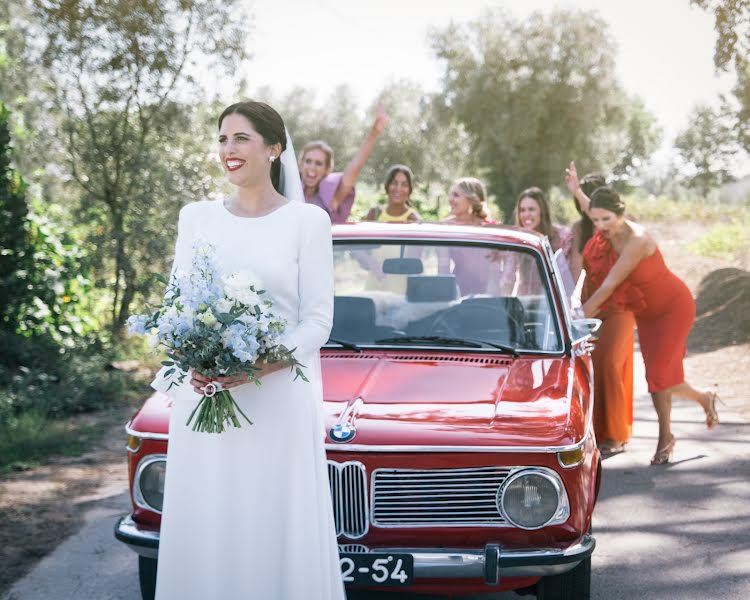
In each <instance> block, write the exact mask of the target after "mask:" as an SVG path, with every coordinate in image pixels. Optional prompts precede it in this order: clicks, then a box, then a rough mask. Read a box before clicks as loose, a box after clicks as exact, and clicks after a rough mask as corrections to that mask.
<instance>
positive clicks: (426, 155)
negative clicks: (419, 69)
mask: <svg viewBox="0 0 750 600" xmlns="http://www.w3.org/2000/svg"><path fill="white" fill-rule="evenodd" d="M377 101H378V102H381V103H382V104H383V106H384V107H385V110H386V112H387V113H388V115H389V117H390V120H389V122H388V126H387V127H386V128H385V130H384V131H383V133H382V134H381V135H380V138H379V139H378V143H377V145H376V146H375V148H374V149H373V151H372V154H371V155H370V158H369V160H368V161H367V166H366V167H365V171H364V173H363V175H364V178H365V179H367V180H368V181H371V182H373V183H374V184H375V185H376V186H378V187H379V188H380V189H382V184H383V181H384V179H385V174H386V172H387V170H388V168H389V167H390V166H391V165H393V164H396V163H398V164H405V165H407V166H408V167H410V168H411V169H412V171H413V172H414V176H415V179H416V181H417V183H418V185H419V186H420V187H421V188H422V189H423V190H425V191H429V190H430V188H431V187H433V186H435V185H438V186H440V187H445V186H446V185H448V184H449V183H450V182H451V180H453V179H455V178H457V177H459V176H461V175H464V174H465V173H466V172H467V170H468V169H469V167H468V166H467V165H468V164H470V162H471V161H470V153H469V151H468V147H469V139H468V135H467V134H466V132H465V131H464V130H463V128H462V127H461V125H460V124H458V123H456V122H455V121H451V120H450V119H446V118H441V116H440V115H439V114H438V111H439V108H440V107H439V98H436V97H434V96H433V95H431V94H428V93H427V92H425V91H424V90H423V89H422V88H421V86H420V85H419V84H418V83H415V82H411V81H394V82H391V83H389V84H388V85H387V86H386V87H385V88H384V89H383V90H382V91H381V92H380V94H379V95H378V100H377ZM374 112H375V105H374V103H373V105H372V106H371V107H370V109H369V113H370V114H373V113H374Z"/></svg>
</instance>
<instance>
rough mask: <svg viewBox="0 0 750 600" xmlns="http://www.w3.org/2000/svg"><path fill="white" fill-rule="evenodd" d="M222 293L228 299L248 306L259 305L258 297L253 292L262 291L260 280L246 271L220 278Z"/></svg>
mask: <svg viewBox="0 0 750 600" xmlns="http://www.w3.org/2000/svg"><path fill="white" fill-rule="evenodd" d="M222 283H223V284H224V293H225V294H226V296H227V297H228V298H231V299H232V300H237V301H238V302H241V303H242V304H247V305H248V306H255V305H256V304H260V296H258V294H256V293H255V292H254V291H253V288H255V289H262V284H261V282H260V279H259V278H258V277H256V276H255V275H253V274H252V273H250V272H248V271H240V272H238V273H232V274H231V275H228V276H227V275H225V276H223V277H222Z"/></svg>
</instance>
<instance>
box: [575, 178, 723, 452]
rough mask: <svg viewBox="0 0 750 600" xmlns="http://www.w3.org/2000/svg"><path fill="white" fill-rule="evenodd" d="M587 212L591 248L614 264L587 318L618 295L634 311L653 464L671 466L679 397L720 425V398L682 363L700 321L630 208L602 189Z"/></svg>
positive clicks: (592, 300)
mask: <svg viewBox="0 0 750 600" xmlns="http://www.w3.org/2000/svg"><path fill="white" fill-rule="evenodd" d="M583 208H584V210H586V208H588V210H587V212H588V214H589V216H590V217H591V221H592V222H593V224H594V227H595V228H596V231H597V233H596V235H595V236H594V238H592V240H591V242H593V241H594V240H596V243H597V244H601V246H602V248H604V249H606V251H607V252H609V253H611V254H610V260H612V261H613V264H612V266H611V269H610V270H609V272H608V273H607V275H606V277H604V280H603V281H602V282H601V285H599V286H598V288H597V289H596V291H595V292H594V293H593V294H591V296H590V297H589V298H588V299H587V300H586V302H585V303H584V304H583V312H584V314H585V315H586V316H587V317H594V316H598V315H599V313H600V312H602V311H603V310H606V306H607V305H606V302H607V300H609V299H610V298H611V297H612V296H613V295H615V294H620V295H625V297H626V298H627V301H628V303H629V304H630V305H631V306H633V307H634V313H635V318H636V323H637V325H638V339H639V342H640V346H641V353H642V354H643V362H644V364H645V366H646V380H647V382H648V391H649V392H650V393H651V399H652V401H653V404H654V408H655V409H656V414H657V417H658V419H659V441H658V444H657V447H656V453H655V454H654V456H653V458H652V459H651V464H654V465H662V464H665V463H667V462H669V459H670V457H671V455H672V452H673V450H674V446H675V437H674V435H673V434H672V431H671V412H672V396H673V395H676V396H680V397H683V398H687V399H689V400H693V401H694V402H697V403H698V404H700V405H701V407H702V408H703V410H704V412H705V413H706V426H707V427H708V428H709V429H712V428H713V427H715V426H716V424H717V423H718V422H719V416H718V414H717V412H716V400H717V399H718V396H717V394H716V392H713V391H699V390H697V389H695V388H694V387H693V386H692V385H690V384H689V383H688V382H687V381H685V373H684V370H683V365H682V359H683V357H684V355H685V352H686V349H687V338H688V334H689V333H690V329H691V328H692V326H693V321H694V320H695V302H694V300H693V296H692V294H691V293H690V290H689V289H688V288H687V286H686V285H685V284H684V283H683V282H682V281H681V280H680V279H679V278H678V277H677V276H676V275H675V274H674V273H672V272H671V271H670V270H669V269H668V268H667V266H666V264H665V263H664V259H663V258H662V255H661V252H660V251H659V247H658V246H657V244H656V242H655V241H654V239H653V238H652V237H651V235H649V233H648V232H647V231H646V229H645V228H644V227H643V226H641V225H639V224H638V223H635V222H633V221H629V220H627V219H626V218H625V204H624V203H623V202H622V200H621V199H620V196H619V195H618V194H617V192H616V191H614V190H613V189H611V188H608V187H601V188H598V189H597V190H596V191H594V193H593V195H592V198H591V203H590V205H589V207H583ZM591 242H590V243H591Z"/></svg>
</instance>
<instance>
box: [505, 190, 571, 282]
mask: <svg viewBox="0 0 750 600" xmlns="http://www.w3.org/2000/svg"><path fill="white" fill-rule="evenodd" d="M513 219H514V224H515V225H516V227H520V228H521V229H525V230H527V231H535V232H536V233H541V234H542V235H546V236H547V238H548V239H549V242H550V245H551V246H552V250H553V251H555V252H557V251H558V250H559V249H561V248H562V251H563V256H564V257H565V261H563V264H562V265H560V266H561V267H562V269H563V273H562V275H563V282H564V283H565V287H566V290H567V291H568V293H569V294H570V295H572V294H573V291H574V287H575V285H574V282H573V279H572V277H571V275H570V269H569V267H568V261H569V257H570V247H571V240H572V238H571V235H570V230H569V229H568V228H567V227H564V226H563V225H555V224H553V223H552V211H551V210H550V206H549V201H548V200H547V195H546V194H545V193H544V192H543V191H542V189H541V188H538V187H530V188H527V189H525V190H524V191H522V192H521V193H520V194H519V195H518V198H517V199H516V208H515V210H514V211H513ZM518 256H519V255H518V254H517V253H513V255H512V260H510V261H507V264H505V265H504V267H503V273H502V275H501V278H500V286H501V289H504V290H506V293H508V294H511V295H513V294H524V295H527V294H538V293H540V289H539V284H540V282H539V277H538V275H537V267H536V265H535V264H533V263H532V261H531V260H530V258H529V260H523V258H522V259H520V260H519V259H518ZM528 273H533V274H534V275H533V276H529V275H528Z"/></svg>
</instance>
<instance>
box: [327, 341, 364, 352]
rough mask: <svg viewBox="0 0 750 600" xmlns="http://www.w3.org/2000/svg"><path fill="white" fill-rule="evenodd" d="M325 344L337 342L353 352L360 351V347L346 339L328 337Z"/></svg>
mask: <svg viewBox="0 0 750 600" xmlns="http://www.w3.org/2000/svg"><path fill="white" fill-rule="evenodd" d="M326 344H338V345H339V346H341V347H342V348H346V349H347V350H354V351H355V352H362V348H360V347H359V346H357V344H355V343H354V342H347V341H346V340H338V339H336V338H328V341H327V342H326Z"/></svg>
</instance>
